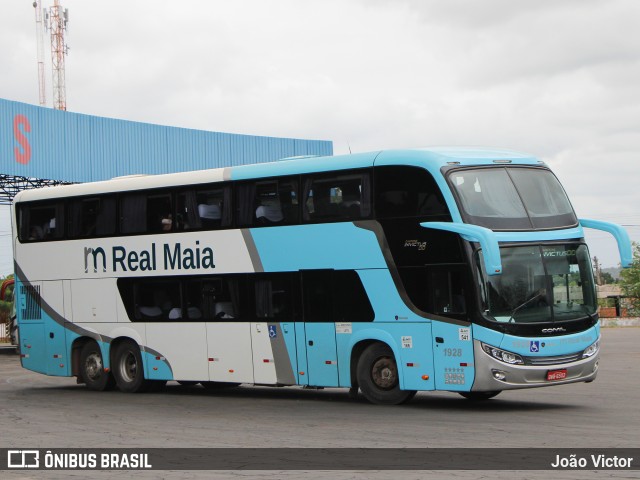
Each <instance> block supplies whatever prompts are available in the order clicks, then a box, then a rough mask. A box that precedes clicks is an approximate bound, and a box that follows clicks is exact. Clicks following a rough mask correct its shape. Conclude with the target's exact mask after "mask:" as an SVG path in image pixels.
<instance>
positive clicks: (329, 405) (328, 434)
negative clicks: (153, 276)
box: [0, 328, 640, 480]
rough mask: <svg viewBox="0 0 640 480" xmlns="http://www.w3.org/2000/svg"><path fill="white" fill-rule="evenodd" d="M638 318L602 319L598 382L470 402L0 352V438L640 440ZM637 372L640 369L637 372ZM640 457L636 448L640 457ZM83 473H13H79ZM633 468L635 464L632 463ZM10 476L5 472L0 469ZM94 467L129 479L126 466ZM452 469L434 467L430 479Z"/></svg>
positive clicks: (45, 443)
mask: <svg viewBox="0 0 640 480" xmlns="http://www.w3.org/2000/svg"><path fill="white" fill-rule="evenodd" d="M639 366H640V328H613V329H604V330H603V351H602V360H601V367H600V373H599V376H598V379H597V380H596V381H595V382H593V383H591V384H575V385H567V386H558V387H555V388H544V389H534V390H526V391H516V392H506V393H502V394H501V395H499V396H498V397H496V398H494V399H493V400H490V401H488V402H485V403H481V404H473V403H470V402H468V401H466V400H464V399H463V398H461V397H459V396H458V395H455V394H449V393H421V394H418V395H417V396H416V398H415V399H414V400H413V401H412V402H411V403H409V404H407V405H404V406H394V407H387V406H374V405H369V404H368V403H366V402H365V401H364V400H362V399H359V400H351V399H349V397H348V396H347V392H346V390H333V389H331V390H329V389H327V390H322V391H312V390H302V389H300V388H279V389H278V388H262V387H241V388H238V389H236V390H233V391H226V392H218V393H212V392H208V391H204V390H203V389H201V388H199V387H192V388H185V387H181V386H179V385H177V384H174V383H171V384H169V385H168V387H167V389H166V391H165V392H163V393H157V394H142V395H127V394H123V393H120V392H117V391H114V392H101V393H96V392H90V391H87V390H86V389H85V388H84V387H83V386H79V385H76V384H75V380H74V379H70V378H57V377H46V376H43V375H39V374H35V373H32V372H29V371H26V370H23V369H22V368H21V367H20V366H19V361H18V358H17V357H15V356H10V355H1V356H0V432H1V433H0V447H5V448H16V447H22V448H27V447H37V448H62V447H76V448H77V447H92V448H93V447H95V448H105V447H172V446H175V447H265V446H276V447H338V448H343V447H493V448H499V447H553V448H557V447H576V448H577V447H600V448H602V447H616V448H621V447H634V448H637V447H640V428H639V427H640V408H638V402H639V401H640V398H639V397H640V396H639V393H640V389H639V388H638V385H639V384H638V380H639V379H640V373H639ZM634 372H635V373H634ZM638 460H639V461H640V459H638ZM87 473H88V472H84V473H83V472H71V473H63V472H29V473H28V476H25V474H24V473H20V474H19V473H11V478H65V477H74V476H75V477H77V478H84V477H86V475H87ZM636 473H637V472H636ZM636 473H634V472H611V471H610V472H601V473H600V474H599V473H590V472H535V471H534V472H528V473H527V472H520V473H517V474H515V475H514V474H513V473H510V472H446V476H447V477H448V478H540V479H548V478H551V477H553V478H601V477H604V478H636ZM158 474H161V475H164V477H165V478H227V477H234V478H237V477H241V478H265V477H267V478H268V477H271V478H298V477H300V476H301V474H300V472H268V473H263V474H257V473H256V472H247V471H245V472H167V473H166V474H163V472H145V473H142V474H141V475H140V476H143V477H145V478H156V477H158V476H159V475H158ZM428 475H429V474H428V472H427V473H425V472H402V473H396V472H378V473H376V472H343V473H340V472H337V473H336V472H332V473H323V472H313V473H311V474H309V475H308V477H310V478H317V477H320V476H322V477H323V478H399V477H402V478H403V480H404V479H412V478H424V477H426V476H428ZM0 476H2V477H3V478H6V477H7V476H9V475H8V472H2V473H1V474H0ZM91 476H92V477H102V478H129V477H130V474H129V473H126V472H118V473H112V472H91ZM444 476H445V472H435V473H432V477H433V478H440V477H444Z"/></svg>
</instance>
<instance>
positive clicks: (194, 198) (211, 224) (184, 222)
mask: <svg viewBox="0 0 640 480" xmlns="http://www.w3.org/2000/svg"><path fill="white" fill-rule="evenodd" d="M176 202H177V209H176V221H175V224H174V229H175V230H176V231H183V230H195V229H215V228H225V227H229V226H231V221H232V205H231V186H230V185H225V186H220V187H214V186H212V187H208V188H200V189H196V190H189V191H186V192H181V193H179V194H178V195H177V199H176Z"/></svg>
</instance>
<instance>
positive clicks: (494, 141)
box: [0, 0, 640, 239]
mask: <svg viewBox="0 0 640 480" xmlns="http://www.w3.org/2000/svg"><path fill="white" fill-rule="evenodd" d="M63 4H64V6H65V7H67V8H69V10H70V24H69V33H68V43H69V45H70V46H71V51H70V55H69V57H68V58H67V99H68V106H69V109H70V110H72V111H76V112H81V113H88V114H94V115H102V116H111V117H117V118H126V119H130V120H138V121H146V122H152V123H160V124H166V125H178V126H183V127H189V128H199V129H205V130H218V131H228V132H239V133H250V134H259V135H273V136H285V137H304V138H321V139H330V140H333V141H334V145H335V151H336V153H347V152H348V151H349V150H350V149H351V150H352V151H353V152H357V151H366V150H377V149H385V148H404V147H409V148H410V147H420V146H426V145H434V144H453V145H494V146H501V147H508V148H512V149H515V150H522V151H526V152H530V153H533V154H535V155H538V156H540V157H541V158H542V159H543V160H545V161H547V162H548V163H549V165H551V167H552V168H554V170H555V171H556V172H557V173H558V176H559V177H560V178H561V180H562V182H563V183H564V185H565V187H566V188H567V191H568V192H569V193H570V195H571V197H572V200H573V203H574V206H575V207H576V209H577V210H578V212H579V213H581V214H582V215H584V216H598V215H600V216H603V215H604V219H613V218H614V216H613V213H614V212H628V213H629V214H633V213H634V212H637V211H638V207H637V205H640V193H636V192H640V189H638V188H636V184H637V183H638V181H639V180H640V178H639V177H640V175H639V172H640V170H639V169H638V168H637V164H638V160H639V159H638V155H639V154H640V152H639V151H638V145H640V138H639V135H640V133H639V131H638V127H637V126H638V125H640V87H639V85H640V36H639V35H637V31H636V30H637V28H636V26H637V25H638V21H639V20H640V2H637V1H636V0H594V1H589V2H585V1H583V0H554V1H550V0H535V1H534V0H522V1H518V2H515V1H512V0H483V1H481V2H480V1H474V0H468V1H462V0H447V1H440V0H438V1H435V0H394V1H390V0H325V1H319V0H315V1H306V2H299V1H295V0H271V1H269V2H264V1H260V0H238V1H222V0H217V1H203V0H200V1H190V2H183V3H181V4H176V3H170V2H143V1H131V0H129V1H124V0H113V1H111V2H109V3H108V4H99V3H96V2H87V1H86V0H83V1H79V0H64V1H63ZM2 22H3V25H2V28H0V45H2V47H0V61H1V62H2V64H3V67H6V68H3V69H2V70H1V71H0V84H1V85H2V93H0V94H1V95H2V96H3V97H5V98H9V99H14V100H20V101H27V102H31V103H36V102H37V79H36V61H35V31H34V28H35V26H34V25H35V24H34V21H33V11H32V8H31V7H30V6H29V5H28V2H27V3H25V4H22V3H20V2H10V3H9V4H7V5H5V10H3V19H2ZM47 80H49V75H48V77H47ZM49 98H50V90H49ZM637 223H640V220H638V222H637ZM635 232H638V233H639V234H640V231H639V230H635ZM634 235H635V233H634ZM639 237H640V235H638V236H636V238H637V239H640V238H639Z"/></svg>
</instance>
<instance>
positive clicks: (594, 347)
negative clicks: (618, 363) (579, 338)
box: [582, 340, 600, 358]
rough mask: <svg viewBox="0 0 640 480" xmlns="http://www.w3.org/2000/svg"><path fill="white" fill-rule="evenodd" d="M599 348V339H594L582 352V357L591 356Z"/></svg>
mask: <svg viewBox="0 0 640 480" xmlns="http://www.w3.org/2000/svg"><path fill="white" fill-rule="evenodd" d="M598 350H600V340H596V341H595V342H593V343H592V344H591V345H589V346H588V347H587V348H586V349H585V351H584V352H582V358H589V357H593V356H594V355H595V354H596V353H598Z"/></svg>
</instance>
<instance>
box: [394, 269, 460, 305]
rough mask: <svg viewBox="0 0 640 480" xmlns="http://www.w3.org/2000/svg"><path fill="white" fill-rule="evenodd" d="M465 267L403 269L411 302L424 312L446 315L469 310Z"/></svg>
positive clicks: (403, 279)
mask: <svg viewBox="0 0 640 480" xmlns="http://www.w3.org/2000/svg"><path fill="white" fill-rule="evenodd" d="M464 271H465V270H464V267H462V266H444V265H443V266H435V265H434V266H429V267H416V268H401V269H400V270H399V272H400V277H401V278H402V283H403V284H404V287H405V290H406V292H407V295H408V296H409V298H410V300H411V302H412V303H413V304H414V305H415V306H416V307H418V308H419V309H420V310H422V311H423V312H427V313H433V314H436V315H443V316H455V315H462V314H464V313H465V312H466V300H465V293H466V292H465V287H466V275H465V273H464Z"/></svg>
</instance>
